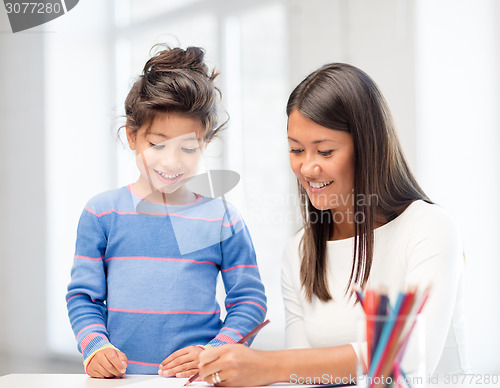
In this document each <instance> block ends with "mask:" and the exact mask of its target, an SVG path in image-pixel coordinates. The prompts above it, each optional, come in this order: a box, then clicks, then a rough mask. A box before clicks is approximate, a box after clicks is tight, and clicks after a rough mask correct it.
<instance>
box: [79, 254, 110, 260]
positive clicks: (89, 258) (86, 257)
mask: <svg viewBox="0 0 500 388" xmlns="http://www.w3.org/2000/svg"><path fill="white" fill-rule="evenodd" d="M103 257H104V256H101V257H88V256H80V255H75V259H84V260H93V261H99V260H101V259H102V258H103Z"/></svg>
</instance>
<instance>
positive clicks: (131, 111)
mask: <svg viewBox="0 0 500 388" xmlns="http://www.w3.org/2000/svg"><path fill="white" fill-rule="evenodd" d="M158 48H161V49H162V50H160V51H158V52H157V53H156V54H155V55H154V56H153V57H151V58H150V59H149V60H148V61H147V62H146V64H145V66H144V69H143V73H142V75H141V76H139V79H138V80H137V81H136V82H135V84H134V86H132V89H131V90H130V92H129V94H128V96H127V99H126V100H125V115H126V118H127V124H126V127H127V128H128V130H130V131H132V132H134V133H137V131H138V130H139V129H140V128H141V127H143V126H145V125H146V126H147V125H149V124H150V123H151V122H152V120H153V119H154V117H155V116H156V115H157V114H161V113H181V114H184V115H187V116H189V117H192V118H195V119H198V120H200V121H201V123H202V124H203V125H204V127H205V132H204V134H203V137H204V139H205V140H207V141H209V140H211V139H212V138H213V137H214V136H215V135H216V134H217V133H218V131H219V130H220V129H222V127H223V126H224V124H225V123H224V124H222V125H220V126H218V127H217V121H218V120H217V103H218V100H219V99H220V98H221V93H220V91H219V89H218V88H217V87H216V86H215V83H214V80H215V78H216V77H217V75H218V73H216V72H215V70H212V71H209V69H208V67H207V65H206V64H205V61H204V60H205V52H204V51H203V49H201V48H200V47H188V48H187V49H185V50H184V49H182V48H179V47H176V48H170V47H168V46H165V45H155V46H154V47H153V49H158Z"/></svg>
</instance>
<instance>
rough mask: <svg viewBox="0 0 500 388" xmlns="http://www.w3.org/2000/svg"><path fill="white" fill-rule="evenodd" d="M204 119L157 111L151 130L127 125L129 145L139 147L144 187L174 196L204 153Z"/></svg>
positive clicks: (137, 150) (192, 174)
mask: <svg viewBox="0 0 500 388" xmlns="http://www.w3.org/2000/svg"><path fill="white" fill-rule="evenodd" d="M203 130H204V126H203V124H202V123H201V121H199V120H196V119H194V118H191V117H187V116H183V115H181V114H177V113H171V114H158V115H156V116H155V118H154V119H153V122H152V123H151V126H150V127H149V130H147V128H145V127H141V128H140V129H139V130H138V131H137V133H136V134H133V133H132V132H131V131H129V129H127V139H128V142H129V146H130V149H132V150H135V151H136V156H137V157H136V163H137V167H138V168H139V171H140V172H141V176H140V178H139V180H138V182H137V184H138V186H139V188H141V189H142V191H143V192H144V191H146V192H154V191H155V190H156V191H159V192H161V193H164V194H167V195H171V196H174V195H175V194H178V195H180V194H183V193H181V192H182V190H181V189H183V184H184V183H185V182H186V180H188V179H189V178H190V177H192V176H194V175H195V174H196V172H197V170H198V165H199V162H200V158H201V155H202V147H204V144H203V141H202V133H203Z"/></svg>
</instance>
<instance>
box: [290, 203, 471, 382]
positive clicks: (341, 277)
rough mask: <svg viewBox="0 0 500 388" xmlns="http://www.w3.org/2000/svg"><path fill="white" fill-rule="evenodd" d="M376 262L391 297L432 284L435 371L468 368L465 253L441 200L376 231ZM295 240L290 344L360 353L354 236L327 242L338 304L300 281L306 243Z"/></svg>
mask: <svg viewBox="0 0 500 388" xmlns="http://www.w3.org/2000/svg"><path fill="white" fill-rule="evenodd" d="M374 233H375V246H374V253H373V264H372V269H371V273H370V277H369V281H368V285H367V287H369V288H378V287H379V286H381V285H384V286H385V287H386V288H387V289H388V292H389V296H390V298H391V301H393V302H394V301H395V300H396V297H397V293H398V291H403V290H406V289H407V288H408V287H409V286H413V285H416V286H418V289H419V290H420V291H423V290H424V288H425V287H426V286H427V285H429V284H431V285H432V289H431V294H430V297H429V299H428V301H427V303H426V305H425V307H424V310H423V315H424V321H425V337H426V342H425V345H426V368H427V372H428V373H429V374H448V373H467V371H468V360H467V358H466V348H465V332H464V309H463V306H464V291H463V289H464V279H463V275H464V254H463V250H462V245H461V240H460V235H459V232H458V229H457V227H456V224H455V222H454V221H453V220H452V218H451V217H450V216H449V214H448V213H446V212H445V211H444V210H443V209H442V208H441V207H439V206H438V205H432V204H428V203H426V202H424V201H421V200H419V201H415V202H413V203H412V204H411V205H410V206H408V207H407V208H406V210H405V211H404V212H403V213H401V214H400V215H399V216H398V217H397V218H395V219H394V220H392V221H390V222H388V223H386V224H385V225H383V226H381V227H379V228H377V229H375V232H374ZM301 237H302V232H299V233H297V234H296V235H295V236H294V237H293V238H292V239H290V241H289V242H288V244H287V246H286V248H285V251H284V255H283V260H282V272H281V284H282V293H283V299H284V303H285V314H286V343H287V347H288V348H309V347H326V346H336V345H345V344H352V345H353V346H354V349H355V351H356V353H357V354H358V356H359V351H360V350H359V347H358V346H357V344H356V341H357V320H358V318H359V317H362V316H363V312H362V309H361V306H360V305H359V303H358V304H356V305H355V306H353V304H354V299H351V300H348V297H347V296H346V295H345V291H346V287H347V285H348V281H349V277H350V274H351V269H352V261H353V247H354V238H348V239H345V240H337V241H329V242H328V243H327V252H326V254H327V257H328V259H327V260H328V264H327V271H328V285H329V288H330V292H331V295H332V296H333V301H329V302H321V301H320V300H318V299H317V298H316V297H313V300H312V302H308V301H307V300H306V299H305V297H304V294H303V291H302V287H301V283H300V258H299V242H300V239H301Z"/></svg>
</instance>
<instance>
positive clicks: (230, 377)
mask: <svg viewBox="0 0 500 388" xmlns="http://www.w3.org/2000/svg"><path fill="white" fill-rule="evenodd" d="M269 354H270V353H269V352H263V351H258V350H253V349H250V348H248V347H246V346H244V345H240V344H236V345H223V346H218V347H216V348H212V349H207V350H205V351H204V352H203V353H202V354H200V364H199V368H200V378H201V380H204V381H206V382H207V383H209V384H215V385H217V386H257V385H267V384H271V383H274V382H275V381H273V380H274V377H273V372H274V368H273V366H272V364H271V363H270V362H269V361H270V360H268V359H267V358H268V357H266V356H267V355H269ZM216 373H218V377H219V378H220V380H221V382H220V383H217V375H215V374H216Z"/></svg>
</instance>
